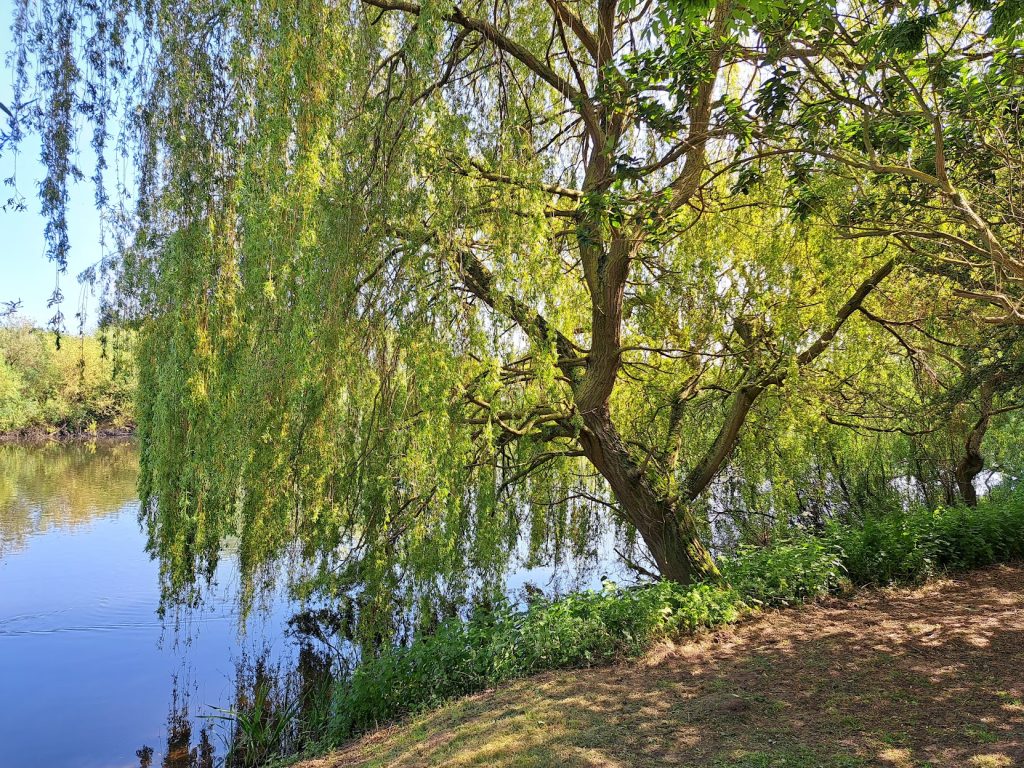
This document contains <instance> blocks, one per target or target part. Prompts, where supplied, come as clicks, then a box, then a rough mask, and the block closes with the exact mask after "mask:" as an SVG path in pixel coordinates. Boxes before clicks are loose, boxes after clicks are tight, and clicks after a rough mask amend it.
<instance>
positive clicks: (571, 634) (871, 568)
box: [330, 495, 1024, 741]
mask: <svg viewBox="0 0 1024 768" xmlns="http://www.w3.org/2000/svg"><path fill="white" fill-rule="evenodd" d="M1017 558H1024V497H1022V496H1020V495H1018V496H1014V497H1011V498H1006V499H1003V500H1001V501H999V502H993V501H986V502H985V503H983V504H982V505H981V506H979V507H977V508H976V509H967V508H961V507H956V508H951V509H939V510H935V511H927V510H912V511H909V512H904V511H902V510H901V511H899V512H893V513H890V514H888V515H879V516H872V517H870V518H868V519H865V520H864V521H863V522H862V523H861V524H859V525H855V526H851V525H843V524H839V523H836V524H833V525H831V526H830V527H828V528H827V529H826V530H825V531H824V532H823V533H822V534H820V535H813V534H802V535H794V536H793V537H792V538H790V539H788V540H785V541H780V542H776V543H774V544H772V545H771V546H768V547H761V548H754V547H743V548H741V549H740V550H739V551H738V552H736V553H735V554H734V555H733V556H730V557H723V558H720V566H721V570H722V575H723V582H722V583H721V584H698V585H692V586H688V587H684V586H680V585H678V584H673V583H670V582H658V583H654V584H649V585H646V586H641V587H636V588H629V589H624V588H620V587H618V586H616V585H614V584H611V583H608V584H606V585H605V588H604V589H602V590H601V591H599V592H594V591H591V592H582V593H578V594H573V595H568V596H566V597H563V598H560V599H557V600H541V601H538V602H535V603H533V604H531V605H530V606H529V607H528V608H527V609H525V610H522V611H516V610H514V609H513V607H512V606H510V605H508V604H505V605H502V606H500V607H499V608H498V609H496V610H492V611H488V612H478V613H475V614H473V615H472V616H470V617H469V619H468V620H465V621H461V620H452V621H449V622H446V623H444V624H442V625H441V626H440V627H439V628H438V629H437V631H435V632H434V633H433V634H430V635H425V636H421V637H419V638H417V639H416V640H415V641H414V642H412V644H411V645H409V646H408V647H404V648H393V649H389V650H387V651H385V652H383V653H382V654H381V655H379V656H377V657H375V658H372V659H368V660H366V661H364V662H363V663H362V664H360V665H359V666H358V667H357V668H356V669H355V670H354V672H352V673H351V674H350V675H348V676H346V677H345V678H344V679H342V680H340V681H339V682H338V683H337V686H336V689H335V697H334V717H333V721H332V726H331V736H330V737H331V739H333V740H335V741H340V740H344V739H346V738H349V737H351V736H353V735H355V734H357V733H359V732H361V731H364V730H367V729H369V728H372V727H374V726H375V725H377V724H379V723H383V722H387V721H389V720H393V719H395V718H396V717H399V716H401V715H404V714H408V713H410V712H416V711H420V710H423V709H426V708H429V707H432V706H436V705H437V704H440V703H441V702H443V701H445V700H448V699H451V698H454V697H457V696H462V695H466V694H469V693H474V692H476V691H480V690H483V689H485V688H489V687H491V686H494V685H497V684H499V683H502V682H505V681H508V680H512V679H515V678H518V677H524V676H526V675H530V674H534V673H536V672H539V671H542V670H547V669H559V668H570V667H581V666H590V665H594V664H602V663H607V662H609V661H612V660H614V659H617V658H622V657H629V656H635V655H638V654H641V653H643V652H644V651H645V650H647V649H648V648H650V647H651V645H652V644H653V643H654V642H656V641H657V640H659V639H663V638H670V637H675V636H680V635H685V634H688V633H692V632H694V631H696V630H698V629H701V628H710V627H716V626H720V625H722V624H726V623H730V622H734V621H736V620H738V619H739V618H740V617H741V616H743V615H744V613H746V612H748V611H749V610H750V607H758V606H785V605H793V604H796V603H799V602H802V601H805V600H814V599H817V598H821V597H824V596H826V595H829V594H831V593H835V592H837V591H839V590H841V589H842V587H843V585H844V584H846V583H849V582H853V583H854V584H895V583H917V582H920V581H921V580H923V579H925V578H927V577H928V576H930V575H932V574H933V573H935V572H936V571H939V570H946V569H950V570H956V569H966V568H974V567H977V566H983V565H989V564H991V563H995V562H1001V561H1006V560H1012V559H1017Z"/></svg>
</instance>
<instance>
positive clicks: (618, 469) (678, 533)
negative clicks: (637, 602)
mask: <svg viewBox="0 0 1024 768" xmlns="http://www.w3.org/2000/svg"><path fill="white" fill-rule="evenodd" d="M583 421H584V423H585V425H586V429H585V430H584V431H583V432H582V434H581V435H580V444H581V446H582V448H583V451H584V453H585V454H586V456H587V458H588V459H590V461H591V462H592V463H593V465H594V466H595V467H596V468H597V470H598V471H599V472H600V473H601V474H602V475H603V476H604V478H605V479H606V480H607V481H608V484H609V485H610V486H611V489H612V492H613V493H614V494H615V497H616V499H617V500H618V502H619V505H620V506H621V508H622V513H623V515H624V516H625V518H626V520H627V521H629V523H631V524H632V525H633V526H634V527H635V528H636V529H637V532H638V533H639V534H640V536H641V537H642V538H643V540H644V543H645V544H646V545H647V548H648V549H649V550H650V553H651V556H652V557H653V558H654V562H655V563H657V565H658V571H659V573H660V574H661V575H662V576H663V577H664V578H666V579H669V580H671V581H676V582H679V583H680V584H690V583H693V582H696V581H706V580H715V579H718V578H719V573H718V568H717V567H716V566H715V561H714V559H713V558H712V557H711V553H710V552H708V550H707V548H706V547H705V546H704V544H703V543H702V542H701V540H700V530H699V526H698V521H697V518H696V517H695V515H694V514H693V511H692V510H691V509H690V508H688V507H687V506H686V505H685V504H682V503H680V502H679V501H677V500H675V499H672V498H670V497H668V496H667V495H666V494H665V493H664V492H662V491H659V490H658V489H657V487H656V483H655V482H653V481H652V478H651V476H650V474H649V473H648V472H647V471H645V469H644V468H643V467H641V466H640V465H639V464H637V462H636V461H635V460H634V458H633V457H632V456H631V455H630V454H629V452H628V451H627V450H626V447H625V445H623V443H622V440H621V438H620V437H619V434H618V431H617V430H616V429H615V425H614V424H613V423H612V421H611V417H610V414H609V411H608V408H607V407H604V408H600V409H598V410H596V411H591V412H590V413H586V414H584V416H583Z"/></svg>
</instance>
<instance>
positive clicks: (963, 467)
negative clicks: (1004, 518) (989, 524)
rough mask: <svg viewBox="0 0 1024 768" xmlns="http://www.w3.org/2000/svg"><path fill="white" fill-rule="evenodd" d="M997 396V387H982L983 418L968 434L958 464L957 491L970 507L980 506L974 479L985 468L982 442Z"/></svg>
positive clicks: (956, 470) (988, 384)
mask: <svg viewBox="0 0 1024 768" xmlns="http://www.w3.org/2000/svg"><path fill="white" fill-rule="evenodd" d="M994 395H995V387H994V386H992V384H991V383H988V382H986V383H985V384H982V386H981V403H980V406H981V416H980V417H979V418H978V420H977V421H976V422H975V423H974V426H973V427H971V431H970V432H968V433H967V440H966V441H965V442H964V455H963V456H962V457H961V458H960V461H958V462H957V465H956V469H955V470H954V471H953V477H954V478H955V479H956V485H957V489H958V490H959V491H960V498H962V499H963V501H964V504H966V505H967V506H969V507H976V506H978V491H977V490H976V489H975V487H974V479H975V478H976V477H977V476H978V475H980V474H981V470H983V469H984V468H985V457H984V456H982V455H981V441H982V439H984V437H985V432H986V431H988V424H989V420H990V418H991V416H992V398H993V397H994Z"/></svg>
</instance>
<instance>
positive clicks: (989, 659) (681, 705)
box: [301, 566, 1024, 768]
mask: <svg viewBox="0 0 1024 768" xmlns="http://www.w3.org/2000/svg"><path fill="white" fill-rule="evenodd" d="M1022 587H1024V568H1022V567H1020V566H1016V567H999V568H993V569H989V570H985V571H978V572H975V573H973V574H970V575H968V576H965V577H964V578H962V579H957V580H946V581H941V582H935V583H932V584H929V585H927V586H925V587H922V588H920V589H914V590H906V589H904V590H878V591H868V592H863V593H860V594H859V595H857V596H856V597H855V598H854V599H852V600H845V601H831V602H828V603H824V604H820V605H813V606H807V607H804V608H801V609H797V610H787V611H782V612H773V613H767V614H763V615H761V616H760V617H758V618H756V619H754V620H752V621H748V622H746V623H744V624H741V625H739V626H736V627H732V628H730V629H726V630H722V631H719V632H716V633H713V634H710V635H707V636H705V637H703V638H700V639H697V640H695V641H693V642H690V643H686V644H684V645H678V646H671V647H669V646H664V647H661V648H659V649H657V650H656V651H655V652H654V653H652V654H650V655H649V656H647V657H646V658H645V659H643V660H641V661H639V662H632V663H623V664H620V665H617V666H614V667H605V668H600V669H588V670H578V671H569V672H566V671H562V672H553V673H549V674H545V675H541V676H539V677H534V678H530V679H528V680H522V681H519V682H518V683H515V684H512V685H510V686H508V687H507V688H503V689H501V690H498V691H491V692H488V693H485V694H481V695H479V696H475V697H472V698H468V699H464V700H461V701H458V702H454V703H452V704H450V705H448V706H447V707H444V708H443V709H440V710H438V711H435V712H431V713H428V714H425V715H422V716H420V717H417V718H414V719H411V720H409V721H406V722H404V723H402V724H400V725H396V726H393V727H391V728H388V729H384V730H381V731H378V732H376V733H373V734H370V735H368V736H365V737H364V738H362V739H360V740H358V741H355V742H353V743H352V744H350V745H349V746H348V747H346V748H345V749H343V750H341V751H340V752H337V753H335V754H333V755H331V756H329V757H326V758H321V759H318V760H313V761H309V762H305V763H302V764H301V766H302V768H350V767H353V768H354V767H355V766H363V767H365V768H371V767H373V768H376V767H381V768H383V767H384V766H389V767H390V766H393V767H394V768H398V767H399V766H400V767H401V768H413V767H414V766H484V765H486V766H510V767H511V766H516V767H517V768H519V767H525V766H537V767H538V768H539V767H540V766H551V767H553V768H583V767H584V766H587V767H591V766H593V767H594V768H596V767H598V766H602V767H607V768H624V767H625V766H636V767H637V768H640V767H641V766H643V767H645V768H646V767H647V766H710V767H713V768H762V767H768V766H787V767H788V766H801V767H803V766H808V767H813V766H821V767H822V768H853V767H854V766H889V767H890V768H910V767H911V766H914V767H918V768H923V767H924V766H933V767H937V766H949V767H950V768H954V767H955V768H972V767H974V768H1005V767H1006V766H1017V765H1020V766H1024V667H1022V663H1024V589H1022Z"/></svg>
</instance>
